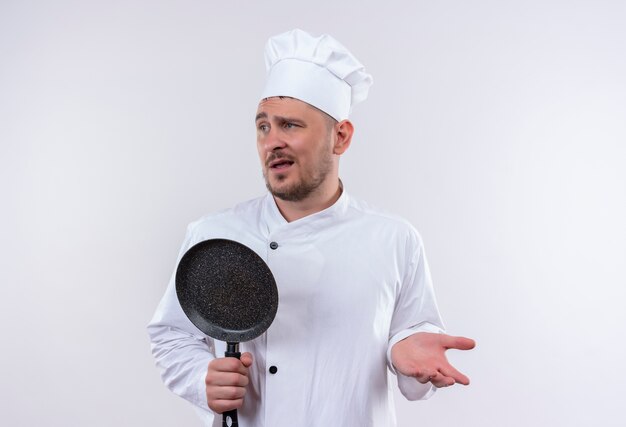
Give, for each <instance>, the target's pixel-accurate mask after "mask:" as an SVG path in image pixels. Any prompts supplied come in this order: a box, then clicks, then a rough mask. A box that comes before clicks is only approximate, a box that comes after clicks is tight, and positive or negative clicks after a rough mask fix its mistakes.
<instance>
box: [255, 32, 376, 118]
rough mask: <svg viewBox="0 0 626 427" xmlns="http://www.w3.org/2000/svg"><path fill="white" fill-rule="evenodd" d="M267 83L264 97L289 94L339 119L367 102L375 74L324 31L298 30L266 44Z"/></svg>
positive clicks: (272, 39) (279, 35) (272, 38)
mask: <svg viewBox="0 0 626 427" xmlns="http://www.w3.org/2000/svg"><path fill="white" fill-rule="evenodd" d="M265 66H266V68H267V83H266V84H265V89H264V90H263V94H262V96H261V99H264V98H269V97H272V96H289V97H292V98H297V99H299V100H301V101H304V102H306V103H307V104H311V105H313V106H314V107H317V108H319V109H320V110H322V111H324V112H325V113H327V114H328V115H330V116H332V117H333V118H335V119H336V120H337V121H341V120H343V119H347V118H348V115H349V114H350V112H351V111H352V106H354V105H355V104H357V103H359V102H361V101H364V100H365V98H367V92H368V91H369V87H370V86H371V85H372V76H371V75H370V74H368V73H366V72H365V68H364V67H363V65H362V64H361V63H360V62H359V61H358V60H357V59H356V58H355V57H354V56H353V55H352V54H351V53H350V52H349V51H348V49H346V48H345V47H344V46H343V45H342V44H341V43H339V42H338V41H337V40H335V39H334V38H332V37H331V36H329V35H327V34H324V35H321V36H319V37H313V36H311V35H310V34H309V33H307V32H305V31H302V30H299V29H295V30H291V31H287V32H286V33H282V34H278V35H276V36H274V37H271V38H270V39H269V40H268V41H267V44H266V45H265Z"/></svg>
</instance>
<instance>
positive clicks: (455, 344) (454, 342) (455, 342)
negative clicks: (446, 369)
mask: <svg viewBox="0 0 626 427" xmlns="http://www.w3.org/2000/svg"><path fill="white" fill-rule="evenodd" d="M443 345H444V346H445V347H446V349H450V348H454V349H457V350H471V349H473V348H474V347H475V346H476V342H475V341H474V340H473V339H470V338H465V337H453V336H450V335H447V336H446V338H445V339H444V341H443Z"/></svg>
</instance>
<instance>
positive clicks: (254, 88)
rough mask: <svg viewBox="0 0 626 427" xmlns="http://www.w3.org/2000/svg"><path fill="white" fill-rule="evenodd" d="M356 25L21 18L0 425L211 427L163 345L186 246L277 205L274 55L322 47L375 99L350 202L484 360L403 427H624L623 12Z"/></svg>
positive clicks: (3, 169)
mask: <svg viewBox="0 0 626 427" xmlns="http://www.w3.org/2000/svg"><path fill="white" fill-rule="evenodd" d="M338 3H340V2H334V1H332V2H323V1H316V2H308V3H307V4H306V5H301V4H298V3H296V2H293V1H289V2H287V1H285V2H277V1H261V2H247V3H245V2H211V1H202V2H201V1H195V2H192V1H177V2H175V1H107V2H85V1H57V2H44V1H41V2H31V1H18V0H15V1H7V0H2V1H1V2H0V159H1V160H0V162H1V164H0V186H1V188H0V190H1V199H0V200H1V209H0V220H1V224H2V225H1V228H0V232H1V235H0V241H1V245H0V251H1V252H0V272H1V277H2V284H1V288H0V328H1V338H2V341H1V342H2V351H1V352H0V407H1V410H0V414H1V415H0V424H2V425H3V426H29V427H30V426H64V427H65V426H171V425H176V426H183V425H186V426H197V425H199V424H198V421H197V419H196V417H195V415H194V413H193V411H192V410H191V408H190V407H189V406H188V404H187V403H186V402H184V401H183V400H181V399H179V398H177V397H175V396H174V395H172V394H171V393H169V392H168V391H167V390H166V389H165V387H164V386H163V385H162V384H161V382H160V379H159V378H158V373H157V370H156V369H155V368H154V365H153V360H152V357H151V355H150V351H149V343H148V338H147V335H146V331H145V325H146V323H147V322H148V321H149V319H150V317H151V316H152V313H153V311H154V309H155V307H156V305H157V303H158V301H159V299H160V297H161V295H162V293H163V291H164V289H165V286H166V283H167V281H168V279H169V276H170V274H171V272H172V271H173V269H174V267H175V266H174V264H175V258H176V255H177V252H178V249H179V245H180V243H181V241H182V238H183V235H184V231H185V227H186V224H187V223H188V222H190V221H192V220H195V219H196V218H198V217H199V216H201V215H203V214H205V213H208V212H213V211H215V210H218V209H222V208H226V207H230V206H232V205H233V204H235V203H237V202H239V201H243V200H246V199H249V198H252V197H255V196H258V195H260V194H262V193H263V192H264V185H263V182H262V178H261V173H260V168H259V166H258V160H257V158H256V150H255V135H254V126H253V116H254V112H255V109H256V104H257V101H258V96H259V94H260V91H261V89H262V84H263V79H264V72H265V68H264V63H263V56H262V54H263V46H264V43H265V41H266V39H267V38H268V37H269V36H271V35H273V34H277V33H279V32H283V31H286V30H289V29H291V28H294V27H300V28H302V29H305V30H307V31H310V32H312V33H314V34H316V35H317V34H320V33H329V34H332V35H333V36H334V37H336V38H337V39H338V40H340V41H341V42H342V43H343V44H345V45H346V46H348V47H349V48H350V49H351V50H352V51H353V53H354V54H355V55H356V56H357V57H358V58H359V59H360V60H361V61H362V62H363V63H364V64H365V65H366V67H367V69H368V71H369V72H371V73H372V74H373V76H374V79H375V83H374V86H373V87H372V90H371V95H370V98H369V99H368V100H367V101H366V102H365V103H363V104H361V105H359V106H357V107H356V109H355V112H354V115H353V122H354V124H355V126H356V135H355V138H354V140H353V145H352V147H351V148H350V150H349V151H348V153H346V155H345V157H344V159H343V160H342V172H341V176H342V178H343V181H344V183H345V185H346V188H347V190H348V191H350V192H351V193H352V194H353V195H355V196H357V197H360V198H364V199H367V200H368V201H370V202H371V203H373V204H375V205H379V206H382V207H384V208H386V209H387V210H389V211H392V212H396V213H398V214H400V215H403V216H405V217H406V218H408V219H409V220H410V221H411V222H412V223H413V224H415V225H416V227H417V228H418V229H419V230H420V232H421V233H422V235H423V238H424V241H425V244H426V250H427V254H428V258H429V262H430V266H431V270H432V274H433V278H434V281H435V286H436V290H437V294H438V299H439V303H440V308H441V311H442V313H443V315H444V318H445V320H446V324H447V327H448V330H449V332H450V333H453V334H460V335H467V336H471V337H473V338H475V339H476V340H477V342H478V347H477V348H476V349H475V350H474V351H472V352H469V353H463V354H460V353H458V352H457V353H453V354H450V358H451V359H452V360H453V361H454V362H455V363H456V364H457V365H458V367H459V368H460V369H461V370H462V371H464V372H466V373H467V374H468V375H469V376H470V377H471V378H472V384H471V385H470V386H469V387H467V388H464V387H453V388H451V389H446V390H441V391H439V393H437V395H436V396H435V397H434V398H433V399H432V400H429V401H426V402H406V401H404V400H403V399H402V398H398V399H397V408H398V419H399V425H400V426H401V427H403V426H404V427H408V426H421V425H423V426H429V427H433V426H459V425H469V426H498V427H499V426H520V427H521V426H524V427H525V426H555V425H563V426H592V425H593V426H595V425H602V426H623V425H626V417H625V416H624V415H623V405H624V392H625V390H624V388H625V386H626V369H625V367H624V360H626V344H625V340H624V331H623V329H624V326H626V315H625V314H624V309H623V307H624V298H625V297H626V291H625V287H626V273H625V272H624V266H625V261H626V226H625V222H626V172H625V163H626V83H625V81H626V80H625V79H626V78H625V76H626V25H625V22H626V6H625V3H624V2H621V1H614V2H610V1H561V2H556V1H524V2H522V1H519V2H503V1H442V2H430V1H429V2H426V1H419V2H387V3H386V4H383V3H382V2H377V3H366V2H361V1H350V2H341V4H338ZM364 351H367V349H364ZM398 397H399V396H398Z"/></svg>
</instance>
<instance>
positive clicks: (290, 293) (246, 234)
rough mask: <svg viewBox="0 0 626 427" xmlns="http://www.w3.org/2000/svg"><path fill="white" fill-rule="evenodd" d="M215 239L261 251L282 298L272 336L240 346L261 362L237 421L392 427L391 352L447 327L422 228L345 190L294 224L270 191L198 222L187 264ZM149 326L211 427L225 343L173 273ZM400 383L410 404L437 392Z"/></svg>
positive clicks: (250, 426) (180, 389)
mask: <svg viewBox="0 0 626 427" xmlns="http://www.w3.org/2000/svg"><path fill="white" fill-rule="evenodd" d="M215 238H224V239H230V240H235V241H237V242H240V243H243V244H244V245H246V246H248V247H249V248H251V249H253V250H254V251H255V252H256V253H257V254H258V255H259V256H260V257H261V258H263V260H265V262H266V263H267V264H268V266H269V268H270V270H271V271H272V273H273V275H274V278H275V279H276V283H277V287H278V294H279V303H278V311H277V313H276V318H275V319H274V322H273V323H272V325H271V326H270V327H269V329H268V330H267V331H266V332H265V333H264V334H263V335H261V336H260V337H258V338H256V339H254V340H252V341H250V342H245V343H241V351H242V352H244V351H249V352H250V353H252V355H253V364H252V366H251V367H250V374H249V375H250V378H249V379H250V383H249V385H248V386H247V391H246V395H245V398H244V403H243V406H242V408H240V409H239V411H238V415H239V422H240V424H241V426H244V427H281V426H298V427H304V426H312V427H313V426H321V427H327V426H331V425H344V426H358V427H367V426H372V427H374V426H375V427H381V426H383V427H385V426H395V425H396V419H395V413H394V407H393V400H392V396H393V394H392V389H391V385H390V384H389V382H388V369H389V370H390V371H391V372H392V373H395V371H394V368H393V366H392V365H391V359H390V354H391V347H392V346H393V345H394V344H395V343H396V342H398V341H400V340H401V339H403V338H406V337H407V336H409V335H411V334H414V333H416V332H420V331H426V332H442V331H443V323H442V321H441V317H440V315H439V311H438V309H437V305H436V301H435V296H434V293H433V288H432V284H431V279H430V274H429V271H428V266H427V264H426V258H425V255H424V248H423V245H422V241H421V239H420V236H419V235H418V233H417V232H416V230H415V229H414V228H413V227H412V226H411V225H410V224H409V223H408V222H406V221H405V220H403V219H401V218H398V217H396V216H393V215H389V214H386V213H384V212H382V211H379V210H377V209H374V208H372V207H370V206H368V205H367V204H366V203H364V202H362V201H359V200H356V199H354V198H352V197H350V196H349V195H348V194H347V193H346V192H345V191H344V192H343V193H342V195H341V196H340V197H339V199H338V200H337V202H336V203H335V204H333V205H332V206H331V207H329V208H327V209H325V210H323V211H320V212H317V213H315V214H313V215H309V216H307V217H304V218H301V219H298V220H296V221H292V222H287V221H286V220H285V218H284V217H283V216H282V215H281V213H280V212H279V210H278V207H277V206H276V203H275V201H274V199H273V197H272V196H271V195H270V194H269V193H268V194H267V195H266V196H265V197H261V198H258V199H255V200H251V201H248V202H244V203H242V204H240V205H237V206H236V207H234V208H232V209H230V210H226V211H223V212H220V213H216V214H211V215H208V216H205V217H203V218H201V219H200V220H198V221H196V222H194V223H192V224H190V225H189V227H188V229H187V234H186V237H185V240H184V243H183V245H182V248H181V251H180V254H179V259H180V257H182V255H183V254H184V253H185V251H186V250H187V249H189V248H190V247H191V246H193V245H194V244H196V243H198V242H201V241H203V240H207V239H215ZM148 330H149V334H150V338H151V341H152V352H153V355H154V357H155V359H156V364H157V366H158V367H159V368H160V370H161V374H162V378H163V381H164V382H165V384H166V385H167V387H169V388H170V389H171V390H172V391H173V392H174V393H176V394H178V395H180V396H182V397H183V398H185V399H187V400H188V401H190V402H192V403H194V404H195V405H196V409H197V411H198V412H199V413H200V414H201V416H202V417H203V418H204V419H205V421H206V425H207V426H211V425H213V426H220V425H221V418H222V417H221V416H219V415H216V416H214V415H213V413H212V412H211V410H210V409H208V406H207V400H206V392H205V382H204V379H205V376H206V373H207V366H208V364H209V362H210V361H211V360H212V359H214V358H215V357H223V355H224V351H225V347H226V345H225V343H224V342H221V341H218V340H214V339H212V338H210V337H207V336H206V335H205V334H203V333H202V332H201V331H200V330H198V329H197V328H196V327H195V326H194V325H193V324H192V323H191V322H190V321H189V320H188V318H187V316H186V315H185V314H184V313H183V311H182V309H181V307H180V305H179V302H178V299H177V297H176V290H175V283H174V275H172V279H171V280H170V283H169V286H168V287H167V290H166V292H165V295H164V297H163V299H162V300H161V302H160V304H159V306H158V308H157V310H156V313H155V315H154V317H153V319H152V321H151V322H150V324H149V326H148ZM397 376H398V386H399V387H400V390H401V392H402V393H403V394H404V395H405V396H406V397H407V398H408V399H410V400H417V399H425V398H428V397H430V395H432V393H433V392H434V390H435V389H434V387H432V385H431V384H420V383H419V382H418V381H417V380H416V379H414V378H409V377H405V376H403V375H401V374H399V373H398V374H397Z"/></svg>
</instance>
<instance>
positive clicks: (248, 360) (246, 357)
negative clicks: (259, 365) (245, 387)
mask: <svg viewBox="0 0 626 427" xmlns="http://www.w3.org/2000/svg"><path fill="white" fill-rule="evenodd" d="M240 360H241V363H243V366H245V367H246V368H249V367H250V366H251V365H252V354H250V353H248V352H245V353H243V354H242V355H241V359H240Z"/></svg>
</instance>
